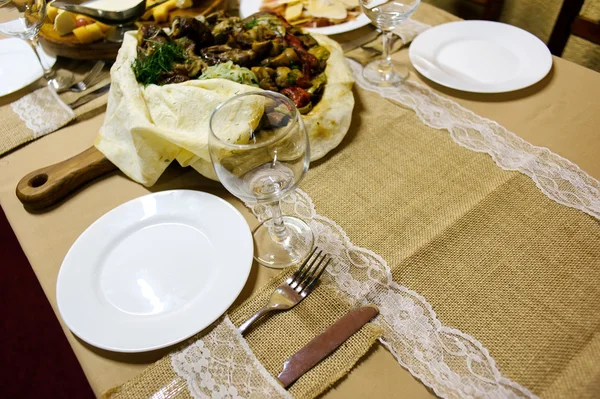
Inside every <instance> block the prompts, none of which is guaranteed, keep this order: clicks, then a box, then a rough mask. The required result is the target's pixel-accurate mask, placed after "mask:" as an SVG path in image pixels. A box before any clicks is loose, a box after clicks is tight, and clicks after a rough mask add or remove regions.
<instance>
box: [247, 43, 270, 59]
mask: <svg viewBox="0 0 600 399" xmlns="http://www.w3.org/2000/svg"><path fill="white" fill-rule="evenodd" d="M272 47H273V43H272V42H271V41H269V40H266V41H264V42H254V43H252V51H254V52H255V53H256V54H257V56H258V57H259V58H262V57H264V56H265V55H267V54H268V53H269V51H271V48H272Z"/></svg>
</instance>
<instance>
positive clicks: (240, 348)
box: [171, 316, 292, 399]
mask: <svg viewBox="0 0 600 399" xmlns="http://www.w3.org/2000/svg"><path fill="white" fill-rule="evenodd" d="M171 365H172V367H173V370H175V372H176V373H177V375H179V376H180V377H181V378H183V379H185V380H186V381H187V386H188V389H189V391H190V394H191V395H192V396H193V397H194V398H213V399H244V398H246V399H250V398H256V399H259V398H285V399H292V396H291V395H290V394H289V393H288V392H287V391H286V390H285V389H283V387H282V386H281V385H280V384H279V383H278V382H277V381H276V380H275V379H274V378H273V377H271V375H270V374H269V373H268V372H267V370H266V369H265V368H264V367H263V365H262V364H260V362H259V361H258V359H256V356H254V354H253V353H252V351H251V350H250V347H249V346H248V344H247V343H246V341H245V340H244V339H243V338H242V335H241V334H240V333H239V332H238V330H237V328H235V326H234V325H233V323H232V322H231V320H229V318H228V317H227V316H225V317H224V318H223V319H221V320H220V321H219V322H218V323H217V324H216V325H215V326H214V327H213V328H212V329H210V330H209V331H208V332H206V333H205V334H204V335H203V336H201V337H200V338H199V339H197V340H196V341H194V342H193V343H192V344H191V345H189V346H187V347H185V348H184V349H183V350H181V351H179V352H176V353H173V354H171Z"/></svg>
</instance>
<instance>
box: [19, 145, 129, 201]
mask: <svg viewBox="0 0 600 399" xmlns="http://www.w3.org/2000/svg"><path fill="white" fill-rule="evenodd" d="M116 170H118V168H117V167H116V166H115V165H114V164H113V163H112V162H110V161H109V160H108V159H107V158H106V157H105V156H104V154H102V153H101V152H100V151H98V150H97V149H96V147H91V148H88V149H87V150H85V151H84V152H82V153H81V154H78V155H75V156H74V157H72V158H69V159H67V160H66V161H62V162H59V163H57V164H54V165H51V166H47V167H45V168H41V169H38V170H36V171H34V172H31V173H29V174H28V175H26V176H25V177H23V178H22V179H21V181H19V183H18V184H17V197H18V198H19V200H20V201H21V202H22V203H23V205H25V207H26V208H28V209H31V210H40V209H44V208H47V207H49V206H51V205H54V204H56V203H58V202H59V201H60V200H62V199H63V198H65V197H66V196H67V195H69V194H71V193H73V192H74V191H75V190H77V189H78V188H79V187H81V186H83V185H84V184H86V183H89V182H91V181H92V180H94V179H96V178H98V177H100V176H102V175H105V174H107V173H110V172H112V171H116Z"/></svg>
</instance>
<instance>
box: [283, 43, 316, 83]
mask: <svg viewBox="0 0 600 399" xmlns="http://www.w3.org/2000/svg"><path fill="white" fill-rule="evenodd" d="M285 40H287V42H288V43H289V45H290V46H292V48H293V49H294V51H295V52H296V54H298V57H300V60H302V73H303V74H304V76H306V78H307V79H309V80H310V77H311V76H312V74H313V71H316V70H317V69H318V68H319V60H318V59H317V57H315V56H314V55H312V54H311V53H309V52H308V51H306V49H305V48H304V45H303V44H302V42H301V41H300V39H298V38H297V37H296V36H294V35H292V34H289V33H286V34H285Z"/></svg>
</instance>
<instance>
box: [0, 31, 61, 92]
mask: <svg viewBox="0 0 600 399" xmlns="http://www.w3.org/2000/svg"><path fill="white" fill-rule="evenodd" d="M43 57H44V59H45V60H46V63H47V64H48V65H49V66H53V65H54V64H55V63H56V58H55V57H52V56H49V55H47V54H44V55H43ZM43 75H44V71H42V66H41V65H40V62H39V61H38V59H37V57H36V56H35V53H34V52H33V49H32V48H31V46H30V45H29V44H27V42H25V40H21V39H15V38H10V39H2V40H0V97H1V96H5V95H7V94H10V93H12V92H15V91H17V90H19V89H22V88H23V87H25V86H27V85H30V84H31V83H33V82H35V81H36V80H38V79H39V78H41V77H42V76H43Z"/></svg>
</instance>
